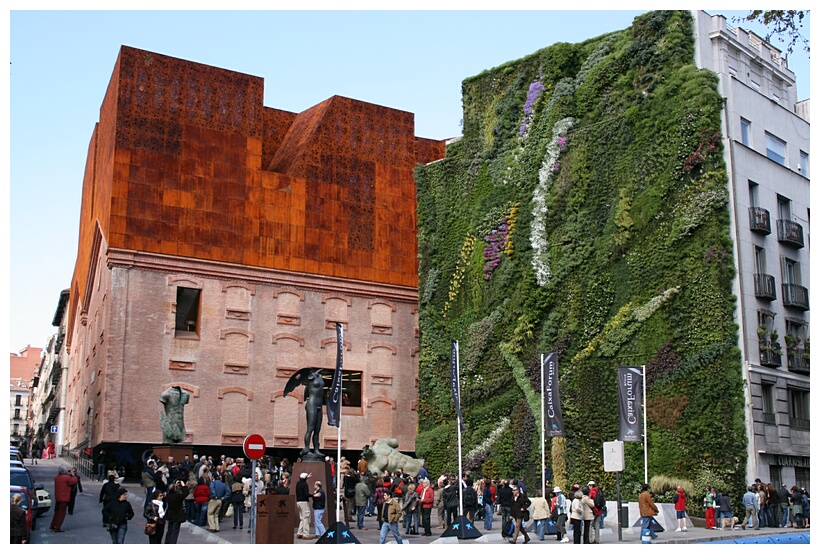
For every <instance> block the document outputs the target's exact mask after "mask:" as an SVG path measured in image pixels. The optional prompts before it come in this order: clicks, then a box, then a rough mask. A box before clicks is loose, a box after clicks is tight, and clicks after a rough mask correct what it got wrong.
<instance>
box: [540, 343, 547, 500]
mask: <svg viewBox="0 0 820 554" xmlns="http://www.w3.org/2000/svg"><path fill="white" fill-rule="evenodd" d="M544 454H545V452H544V353H543V352H542V353H541V496H542V498H547V484H546V481H547V479H546V477H547V467H546V462H545V461H544Z"/></svg>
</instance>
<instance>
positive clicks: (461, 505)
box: [455, 341, 464, 516]
mask: <svg viewBox="0 0 820 554" xmlns="http://www.w3.org/2000/svg"><path fill="white" fill-rule="evenodd" d="M455 342H456V386H457V387H458V398H459V402H461V376H460V369H459V361H458V360H459V358H458V341H455ZM456 429H457V430H458V515H459V516H463V515H464V500H463V499H462V496H463V493H462V490H461V488H462V487H461V483H462V482H463V481H462V476H461V424H460V423H459V422H458V421H456Z"/></svg>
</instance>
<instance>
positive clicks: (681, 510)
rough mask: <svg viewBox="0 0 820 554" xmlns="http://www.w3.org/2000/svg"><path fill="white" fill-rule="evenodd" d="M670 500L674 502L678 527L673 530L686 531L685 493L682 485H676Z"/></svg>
mask: <svg viewBox="0 0 820 554" xmlns="http://www.w3.org/2000/svg"><path fill="white" fill-rule="evenodd" d="M672 502H673V503H674V504H675V513H676V515H677V518H678V528H677V529H675V531H688V530H689V529H687V528H686V493H684V492H683V487H678V490H677V492H676V493H675V496H673V497H672Z"/></svg>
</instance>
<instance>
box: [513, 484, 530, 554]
mask: <svg viewBox="0 0 820 554" xmlns="http://www.w3.org/2000/svg"><path fill="white" fill-rule="evenodd" d="M530 504H531V502H530V499H529V498H527V495H526V494H524V492H523V491H522V490H521V489H520V488H519V487H518V485H513V486H512V503H511V504H510V517H512V518H513V519H514V520H515V532H514V533H513V536H512V538H511V539H510V542H511V543H512V544H515V541H516V540H517V539H518V533H519V531H520V532H521V534H522V535H524V544H527V543H528V542H530V536H529V535H528V534H527V528H526V526H525V525H524V517H525V515H526V514H525V513H524V512H525V511H527V510H528V509H529V507H530ZM527 519H529V517H527Z"/></svg>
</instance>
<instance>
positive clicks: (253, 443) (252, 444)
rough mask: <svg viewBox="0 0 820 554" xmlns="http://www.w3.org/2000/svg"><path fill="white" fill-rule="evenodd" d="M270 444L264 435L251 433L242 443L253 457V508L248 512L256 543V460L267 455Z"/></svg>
mask: <svg viewBox="0 0 820 554" xmlns="http://www.w3.org/2000/svg"><path fill="white" fill-rule="evenodd" d="M267 447H268V445H267V444H265V439H264V438H262V435H257V434H251V435H248V436H247V437H245V440H244V441H243V443H242V450H244V451H245V456H247V457H248V458H250V459H251V508H250V510H249V512H248V517H249V519H250V525H248V530H249V531H250V534H251V544H256V461H257V460H259V459H260V458H262V456H264V455H265V450H266V449H267Z"/></svg>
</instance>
